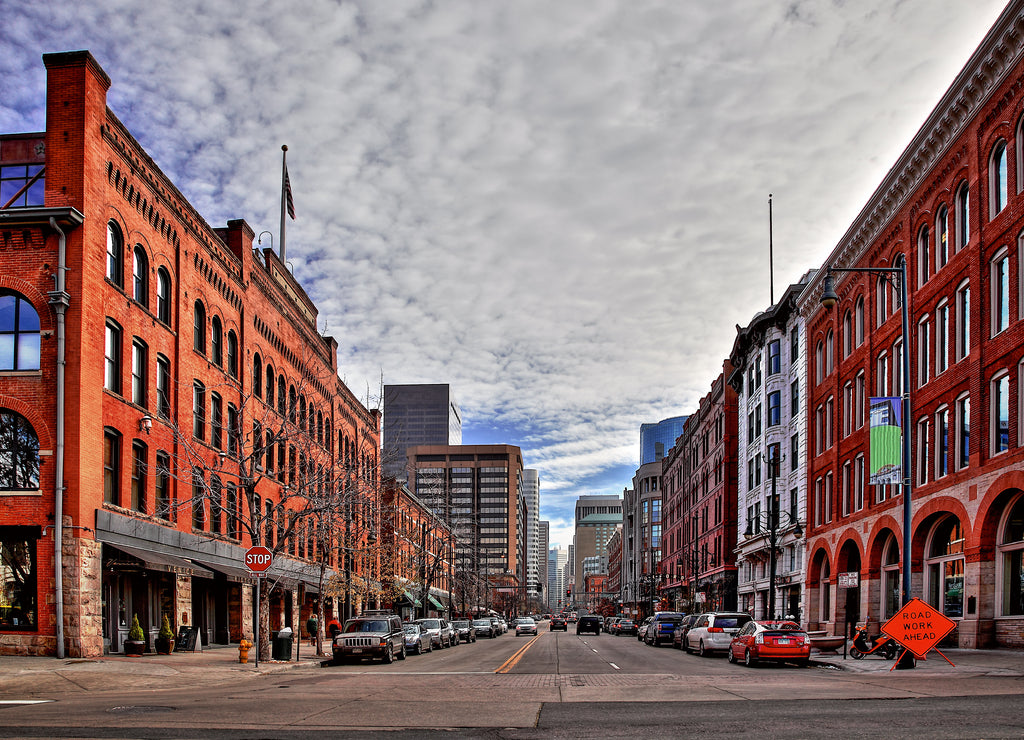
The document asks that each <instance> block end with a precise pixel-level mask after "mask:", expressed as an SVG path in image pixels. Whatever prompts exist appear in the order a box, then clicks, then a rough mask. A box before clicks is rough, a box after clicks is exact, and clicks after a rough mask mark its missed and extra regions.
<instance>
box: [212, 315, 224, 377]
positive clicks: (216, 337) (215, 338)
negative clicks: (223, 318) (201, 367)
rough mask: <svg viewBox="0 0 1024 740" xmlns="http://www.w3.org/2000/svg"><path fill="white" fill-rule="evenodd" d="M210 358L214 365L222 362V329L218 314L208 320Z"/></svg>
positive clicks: (219, 364)
mask: <svg viewBox="0 0 1024 740" xmlns="http://www.w3.org/2000/svg"><path fill="white" fill-rule="evenodd" d="M210 359H211V360H213V364H214V365H217V366H221V365H223V364H224V330H223V329H222V328H221V325H220V317H219V316H214V317H213V319H211V320H210Z"/></svg>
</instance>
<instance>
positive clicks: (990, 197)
mask: <svg viewBox="0 0 1024 740" xmlns="http://www.w3.org/2000/svg"><path fill="white" fill-rule="evenodd" d="M1022 26H1024V5H1022V4H1021V3H1019V2H1014V3H1011V4H1010V5H1009V6H1008V7H1007V9H1006V10H1005V11H1004V12H1003V14H1002V16H1001V17H1000V18H999V20H998V21H997V22H996V24H995V26H993V28H992V29H991V30H990V32H989V33H988V35H987V36H986V38H985V39H984V41H982V43H981V45H980V46H979V47H978V49H977V50H976V51H975V53H974V55H973V56H972V57H971V58H970V60H969V61H968V62H967V65H966V66H965V67H964V69H963V71H962V72H961V73H960V74H959V75H958V76H957V78H956V79H955V80H954V82H953V84H952V86H951V87H950V88H949V90H948V91H947V92H946V94H945V95H944V96H943V97H942V99H941V100H940V102H939V104H938V105H937V106H936V108H935V109H934V110H933V112H932V113H931V115H930V116H929V117H928V119H927V121H925V123H924V125H923V126H922V128H921V129H920V130H919V131H918V133H917V135H916V136H915V137H914V139H913V140H912V141H911V143H910V145H909V146H908V147H907V149H906V150H905V151H904V152H903V154H902V155H901V157H900V158H899V160H898V161H897V162H896V163H895V165H894V166H893V167H892V169H891V170H890V171H889V173H888V175H887V176H886V178H885V180H884V181H883V182H882V183H881V184H880V185H879V187H878V189H877V190H876V191H875V193H874V194H873V195H872V197H871V199H870V200H869V202H868V203H867V204H866V205H865V207H864V208H863V210H862V211H861V213H860V215H859V216H858V218H857V219H856V220H855V221H854V223H853V224H851V226H850V227H849V229H848V231H847V232H846V234H844V236H843V238H842V239H841V240H840V242H839V244H838V245H837V246H836V247H835V249H834V250H833V251H832V253H831V255H830V256H829V258H828V260H827V261H826V262H825V265H824V266H823V267H833V268H892V267H894V266H897V265H898V264H899V261H900V260H902V259H905V260H906V263H907V275H908V280H907V283H908V285H907V289H908V293H909V300H908V305H907V310H908V315H909V336H908V341H907V345H908V346H904V344H903V340H902V337H903V334H902V329H901V308H900V305H899V302H898V300H897V298H896V296H897V295H898V294H897V293H895V291H894V288H893V286H892V285H890V284H889V283H888V282H887V281H886V280H885V279H883V278H881V277H879V276H877V275H875V274H871V273H835V274H834V277H835V283H836V286H835V287H836V292H837V293H838V295H839V302H838V303H837V305H836V306H835V307H834V308H832V309H831V310H828V309H826V308H824V307H823V306H822V305H821V304H820V298H821V293H822V283H823V279H824V270H822V271H819V272H818V274H817V275H816V276H815V277H814V278H812V280H811V281H810V283H809V285H808V287H807V289H806V290H805V291H804V293H803V295H802V296H801V299H800V310H801V313H803V314H804V316H805V317H806V320H807V351H808V387H809V393H808V394H807V398H808V402H807V413H808V427H809V429H808V433H809V445H808V457H809V461H810V463H809V470H808V478H807V482H808V488H807V490H808V527H807V530H808V577H807V583H806V586H807V589H808V599H807V607H808V613H807V620H808V622H809V625H810V627H811V628H823V629H830V630H836V631H842V629H843V625H844V623H847V622H855V621H866V622H868V623H870V624H872V625H877V624H878V623H879V622H880V621H883V620H884V619H886V618H887V617H889V616H891V615H892V614H893V612H894V611H895V610H896V609H897V608H898V606H899V602H900V581H901V575H900V573H901V567H902V566H901V564H902V561H903V555H902V551H901V548H902V543H903V537H904V531H905V530H904V527H905V526H908V525H907V523H905V522H904V521H903V514H902V508H903V493H902V489H901V488H900V487H899V486H897V485H885V486H882V485H877V486H875V485H870V484H869V482H868V480H867V473H866V471H867V470H868V469H869V466H868V464H867V463H868V462H869V461H870V450H869V446H868V433H869V427H870V423H869V421H870V420H869V418H868V404H867V403H866V399H865V396H866V395H870V396H900V395H901V394H903V393H905V392H909V393H910V406H911V414H910V418H909V419H906V420H904V429H905V430H908V431H909V433H910V435H911V442H912V444H911V447H912V453H911V460H910V461H909V464H908V465H907V470H906V473H907V474H908V475H909V476H911V481H912V484H913V494H912V519H911V522H910V523H909V527H910V532H909V534H910V537H911V543H912V544H911V551H910V562H911V580H912V584H911V595H912V596H917V597H921V598H923V599H924V600H926V601H928V602H930V603H931V604H932V605H934V606H936V607H937V608H939V609H940V610H942V611H943V612H944V613H945V614H946V615H947V616H949V617H951V618H952V619H954V620H955V621H956V622H957V625H958V628H957V630H955V631H954V632H953V633H952V635H951V638H950V642H952V643H953V644H959V645H960V646H961V647H985V646H993V645H1012V646H1017V647H1019V646H1021V645H1024V637H1022V635H1024V631H1022V629H1024V587H1022V583H1024V524H1022V522H1024V446H1022V442H1024V404H1022V403H1021V401H1022V391H1024V350H1022V347H1024V300H1022V296H1024V273H1022V271H1021V261H1020V258H1021V249H1022V245H1024V194H1022V188H1024V165H1022V163H1024V57H1022V55H1024V37H1022V35H1021V33H1020V28H1021V27H1022ZM904 352H909V360H910V367H911V371H910V376H911V377H910V381H909V385H907V384H905V383H904V381H903V378H902V373H901V362H902V357H903V353H904ZM896 406H897V407H898V402H897V403H896ZM840 573H855V574H857V579H858V582H859V586H858V587H852V588H840V587H839V585H838V578H837V576H838V574H840Z"/></svg>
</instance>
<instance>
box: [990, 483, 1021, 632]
mask: <svg viewBox="0 0 1024 740" xmlns="http://www.w3.org/2000/svg"><path fill="white" fill-rule="evenodd" d="M998 547H999V555H998V558H997V560H996V562H997V564H998V567H999V568H1001V569H1002V574H1001V575H997V576H996V583H997V584H1001V590H1002V594H1001V598H1000V609H999V614H1000V615H1001V616H1004V617H1005V616H1010V615H1018V614H1024V496H1018V497H1017V498H1016V499H1015V500H1014V501H1013V502H1012V504H1011V505H1010V506H1009V507H1007V513H1006V515H1005V518H1004V520H1003V523H1002V525H1001V526H1000V527H999V544H998Z"/></svg>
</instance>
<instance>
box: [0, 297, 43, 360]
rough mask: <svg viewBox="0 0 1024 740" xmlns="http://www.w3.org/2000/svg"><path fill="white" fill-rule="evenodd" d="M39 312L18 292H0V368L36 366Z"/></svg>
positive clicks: (37, 358)
mask: <svg viewBox="0 0 1024 740" xmlns="http://www.w3.org/2000/svg"><path fill="white" fill-rule="evenodd" d="M39 346H40V345H39V314H37V313H36V309H35V308H34V307H33V306H32V304H31V303H29V301H28V300H27V299H26V298H25V297H24V296H23V295H21V294H20V293H14V292H12V291H4V292H0V370H38V369H39Z"/></svg>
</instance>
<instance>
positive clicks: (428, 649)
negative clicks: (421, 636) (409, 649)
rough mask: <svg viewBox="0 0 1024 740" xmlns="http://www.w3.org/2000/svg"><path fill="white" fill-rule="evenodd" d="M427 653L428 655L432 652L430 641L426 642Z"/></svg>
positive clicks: (432, 645)
mask: <svg viewBox="0 0 1024 740" xmlns="http://www.w3.org/2000/svg"><path fill="white" fill-rule="evenodd" d="M427 652H428V653H432V652H434V643H432V642H431V641H430V640H427Z"/></svg>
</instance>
